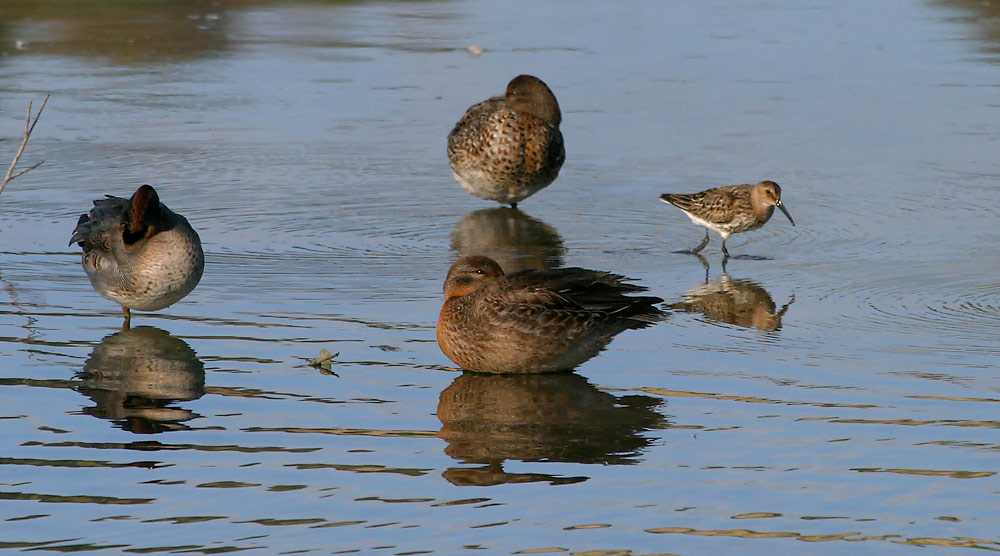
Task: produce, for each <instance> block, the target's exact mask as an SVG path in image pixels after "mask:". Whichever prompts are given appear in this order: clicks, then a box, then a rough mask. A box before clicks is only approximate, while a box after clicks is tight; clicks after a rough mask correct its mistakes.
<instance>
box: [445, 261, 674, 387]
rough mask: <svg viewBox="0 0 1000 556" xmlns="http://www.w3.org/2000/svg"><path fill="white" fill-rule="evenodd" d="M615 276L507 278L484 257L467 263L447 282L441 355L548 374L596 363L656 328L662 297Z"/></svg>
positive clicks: (584, 273) (573, 271) (488, 368)
mask: <svg viewBox="0 0 1000 556" xmlns="http://www.w3.org/2000/svg"><path fill="white" fill-rule="evenodd" d="M626 280H627V278H625V277H624V276H620V275H618V274H612V273H610V272H601V271H596V270H586V269H582V268H561V269H557V270H548V271H544V272H537V271H533V270H525V271H521V272H516V273H514V274H507V275H505V274H504V272H503V269H501V268H500V265H498V264H497V263H496V261H494V260H493V259H490V258H489V257H483V256H471V257H463V258H461V259H459V260H458V261H456V262H455V264H453V265H452V267H451V270H449V271H448V277H447V278H446V279H445V283H444V295H445V302H444V306H443V307H442V308H441V314H440V316H439V317H438V325H437V340H438V345H439V346H440V347H441V351H443V352H444V354H445V355H447V356H448V358H449V359H451V360H452V361H454V362H455V363H457V364H458V365H460V366H461V367H462V368H463V369H465V370H467V371H476V372H483V373H512V374H523V373H545V372H553V371H562V370H569V369H573V368H575V367H577V366H578V365H580V364H581V363H583V362H584V361H587V360H588V359H590V358H591V357H594V356H595V355H597V354H598V353H600V351H601V350H602V349H604V347H605V346H607V344H608V343H609V342H610V341H611V340H612V339H613V338H614V337H615V335H617V334H619V333H621V332H623V331H625V330H629V329H637V328H645V327H647V326H649V325H650V324H653V323H655V322H658V321H659V320H661V319H662V317H663V312H662V311H660V310H659V309H657V308H656V307H655V306H654V305H653V304H654V303H659V302H661V301H663V300H662V299H660V298H659V297H629V296H628V295H626V294H629V293H634V292H640V291H644V290H645V289H646V288H644V287H642V286H636V285H634V284H629V283H627V282H626Z"/></svg>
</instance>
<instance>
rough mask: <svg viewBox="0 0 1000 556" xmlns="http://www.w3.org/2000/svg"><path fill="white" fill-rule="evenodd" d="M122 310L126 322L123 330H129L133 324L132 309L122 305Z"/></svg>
mask: <svg viewBox="0 0 1000 556" xmlns="http://www.w3.org/2000/svg"><path fill="white" fill-rule="evenodd" d="M122 312H123V313H125V322H123V323H122V332H125V331H127V330H128V329H129V328H130V327H131V324H132V311H130V310H129V308H128V307H126V306H124V305H122Z"/></svg>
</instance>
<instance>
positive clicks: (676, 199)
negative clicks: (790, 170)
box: [660, 181, 795, 257]
mask: <svg viewBox="0 0 1000 556" xmlns="http://www.w3.org/2000/svg"><path fill="white" fill-rule="evenodd" d="M660 200H661V201H663V202H664V203H670V204H671V205H674V206H675V207H677V208H679V209H681V210H683V211H684V213H685V214H687V215H688V218H690V219H691V222H694V223H695V224H697V225H699V226H704V227H705V239H703V240H702V241H701V243H700V244H699V245H698V246H697V247H695V248H694V249H691V250H690V251H688V252H689V253H697V252H699V251H701V250H702V249H704V248H705V246H706V245H708V231H709V230H714V231H715V232H716V233H718V234H719V235H721V236H722V252H723V253H724V254H725V255H726V256H727V257H728V256H729V251H728V250H727V249H726V240H727V239H729V236H730V235H732V234H738V233H741V232H749V231H751V230H756V229H757V228H760V227H761V226H763V225H764V224H766V223H767V221H768V220H770V219H771V215H772V214H774V207H778V208H779V209H781V212H783V213H785V216H787V217H788V221H789V222H791V223H792V226H794V225H795V221H794V220H792V215H790V214H788V210H787V209H786V208H785V205H784V204H782V202H781V186H779V185H778V184H776V183H774V182H773V181H762V182H760V183H758V184H757V185H751V184H743V185H727V186H725V187H716V188H715V189H709V190H706V191H702V192H699V193H691V194H688V195H684V194H676V193H664V194H663V195H660Z"/></svg>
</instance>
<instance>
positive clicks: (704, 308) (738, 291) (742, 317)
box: [670, 273, 795, 330]
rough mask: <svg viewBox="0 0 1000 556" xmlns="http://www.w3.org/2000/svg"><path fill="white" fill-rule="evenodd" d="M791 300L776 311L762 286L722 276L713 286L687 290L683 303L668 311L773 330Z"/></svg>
mask: <svg viewBox="0 0 1000 556" xmlns="http://www.w3.org/2000/svg"><path fill="white" fill-rule="evenodd" d="M794 300H795V298H794V297H792V298H791V299H790V300H789V301H788V303H786V304H785V305H784V306H783V307H782V308H781V309H780V310H776V307H777V306H776V305H775V303H774V300H772V299H771V295H770V294H769V293H767V290H765V289H764V288H763V287H762V286H760V285H759V284H757V283H756V282H753V281H751V280H739V279H737V280H733V279H731V278H730V277H729V275H728V274H725V273H723V274H722V275H721V276H720V277H719V278H718V279H716V280H715V281H713V282H710V283H706V284H704V285H700V286H696V287H694V288H691V290H690V291H689V292H687V293H686V294H684V301H681V302H679V303H675V304H673V305H671V307H670V308H671V309H678V310H681V311H684V312H687V313H701V314H703V315H705V316H706V317H707V318H709V319H711V320H714V321H718V322H724V323H726V324H733V325H736V326H742V327H745V328H759V329H760V330H777V329H779V328H781V318H782V317H783V316H784V315H785V312H786V311H788V307H789V305H791V304H792V302H793V301H794Z"/></svg>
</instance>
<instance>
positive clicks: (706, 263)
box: [694, 253, 725, 284]
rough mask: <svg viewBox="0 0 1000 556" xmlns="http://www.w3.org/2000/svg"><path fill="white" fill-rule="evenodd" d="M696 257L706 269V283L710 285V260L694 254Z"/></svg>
mask: <svg viewBox="0 0 1000 556" xmlns="http://www.w3.org/2000/svg"><path fill="white" fill-rule="evenodd" d="M694 256H695V257H698V259H699V260H701V264H702V266H704V267H705V283H706V284H707V283H708V259H706V258H705V257H702V256H701V255H699V254H698V253H694ZM723 268H725V267H723ZM723 272H725V271H723Z"/></svg>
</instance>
